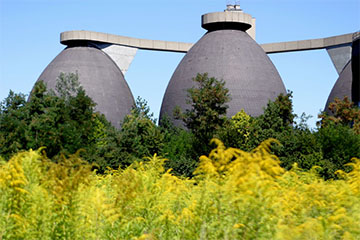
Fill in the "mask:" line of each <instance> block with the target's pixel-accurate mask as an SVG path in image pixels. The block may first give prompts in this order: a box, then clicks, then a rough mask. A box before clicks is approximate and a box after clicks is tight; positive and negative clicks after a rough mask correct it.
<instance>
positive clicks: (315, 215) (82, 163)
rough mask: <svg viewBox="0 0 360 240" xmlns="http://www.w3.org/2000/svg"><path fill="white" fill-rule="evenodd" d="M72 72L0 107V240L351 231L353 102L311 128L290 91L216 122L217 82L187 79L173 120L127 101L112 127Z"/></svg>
mask: <svg viewBox="0 0 360 240" xmlns="http://www.w3.org/2000/svg"><path fill="white" fill-rule="evenodd" d="M77 78H78V77H77V75H76V74H62V75H60V76H59V80H58V85H57V88H56V90H55V91H51V90H47V88H46V85H45V84H44V83H42V82H39V83H37V84H36V85H35V87H34V90H33V92H32V93H31V97H30V98H29V100H26V98H25V97H26V96H25V95H23V94H15V93H13V92H10V94H9V96H8V97H7V98H6V99H5V100H4V101H3V102H2V103H1V104H0V212H1V214H0V239H359V238H360V230H359V227H358V226H359V225H360V160H359V158H360V134H359V121H360V120H359V116H360V110H359V108H358V107H355V106H353V105H352V103H351V102H350V101H349V100H348V99H347V98H345V99H344V100H343V101H340V100H336V101H335V103H333V104H331V105H330V110H331V112H332V114H331V115H327V114H326V113H325V112H324V113H321V115H320V117H321V121H320V122H319V125H318V127H317V129H310V128H309V127H308V126H307V125H306V119H307V117H306V116H305V115H303V116H301V117H300V118H299V117H297V116H296V115H295V114H294V113H293V110H292V101H291V99H292V94H291V92H289V93H288V94H286V95H280V96H278V98H277V99H276V100H275V101H274V102H269V103H268V105H267V107H266V108H265V109H264V114H262V115H260V116H258V117H251V116H249V115H247V114H246V113H245V112H244V111H240V112H238V113H237V114H236V115H235V116H233V117H232V118H227V117H225V113H226V109H227V106H226V103H227V102H228V101H229V99H230V98H231V96H229V94H228V91H227V89H226V88H225V87H224V82H223V81H220V80H217V79H214V78H209V77H208V76H207V75H206V74H203V75H200V74H199V75H198V76H197V77H196V78H195V79H194V80H195V81H196V82H197V84H198V88H192V89H189V91H188V93H189V94H188V97H189V98H188V100H189V103H191V105H192V106H195V107H194V108H192V109H189V110H187V111H185V112H181V110H179V109H177V110H176V113H175V114H176V116H177V118H178V119H182V120H183V121H184V126H186V128H179V127H175V126H174V125H172V124H171V122H170V121H169V119H166V118H165V119H163V120H162V122H161V124H160V125H156V119H154V117H153V115H152V114H151V112H150V109H149V107H148V106H147V104H146V101H144V100H143V99H141V98H138V99H137V101H136V104H135V106H134V107H133V109H132V111H131V114H129V115H128V116H126V117H125V119H124V120H123V121H122V124H121V126H122V127H121V129H116V128H114V127H112V126H111V124H110V123H109V122H108V121H107V120H106V119H105V117H104V116H103V115H101V114H99V113H96V112H95V110H94V107H95V103H94V102H93V101H92V100H91V98H89V97H88V96H86V93H85V91H84V90H83V89H82V88H81V87H80V86H79V84H78V81H77ZM211 96H216V98H211ZM211 139H213V140H212V141H211V142H210V140H211Z"/></svg>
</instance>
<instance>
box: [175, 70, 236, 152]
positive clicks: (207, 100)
mask: <svg viewBox="0 0 360 240" xmlns="http://www.w3.org/2000/svg"><path fill="white" fill-rule="evenodd" d="M193 81H194V87H192V88H190V89H188V98H187V100H186V102H187V104H189V105H190V106H191V108H190V109H186V110H185V112H181V110H180V109H179V108H177V109H175V116H176V117H177V118H178V119H181V120H182V121H183V122H184V124H185V126H186V127H187V129H188V130H190V131H191V133H192V134H193V136H194V142H193V145H195V146H196V148H197V151H198V152H200V153H201V154H205V153H207V152H209V150H210V149H209V148H208V147H207V146H208V143H209V142H210V140H211V139H212V138H213V137H214V136H215V134H216V132H217V131H219V130H220V129H221V128H222V127H223V126H224V124H225V122H226V110H227V108H228V105H226V104H227V103H228V102H229V101H230V94H229V89H227V88H225V82H224V81H223V80H218V79H216V78H214V77H209V76H208V74H207V73H204V74H198V75H197V76H196V77H195V78H194V79H193Z"/></svg>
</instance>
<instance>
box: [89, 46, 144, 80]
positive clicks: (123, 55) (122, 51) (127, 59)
mask: <svg viewBox="0 0 360 240" xmlns="http://www.w3.org/2000/svg"><path fill="white" fill-rule="evenodd" d="M91 44H93V45H94V46H96V47H97V48H99V49H101V50H102V51H104V52H105V53H106V54H107V55H108V56H109V57H110V58H111V59H112V60H113V61H114V62H115V63H116V65H117V66H118V67H119V68H120V70H121V72H122V74H123V75H124V76H125V74H126V72H127V70H128V69H129V67H130V65H131V63H132V61H133V60H134V57H135V55H136V52H137V50H138V49H137V48H134V47H126V46H121V45H117V44H109V43H99V42H91Z"/></svg>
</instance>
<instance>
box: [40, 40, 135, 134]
mask: <svg viewBox="0 0 360 240" xmlns="http://www.w3.org/2000/svg"><path fill="white" fill-rule="evenodd" d="M62 72H63V73H77V74H78V76H79V83H80V85H81V86H82V87H83V88H84V90H85V91H86V94H87V95H88V96H89V97H91V98H92V99H93V101H94V102H95V103H96V104H97V105H96V107H95V109H96V111H99V112H100V113H103V114H104V115H105V117H106V118H107V120H108V121H110V122H111V123H112V125H113V126H115V127H117V128H119V127H120V122H121V121H122V120H123V118H124V117H125V116H126V115H127V114H129V113H130V110H131V107H132V106H133V105H134V98H133V95H132V93H131V91H130V89H129V86H128V84H127V83H126V81H125V79H124V76H123V74H122V72H121V70H120V69H119V67H118V66H117V65H116V64H115V63H114V61H113V60H112V59H111V58H110V57H109V56H108V55H107V54H106V53H104V52H103V51H101V50H100V49H98V48H96V47H94V46H93V45H92V44H89V43H86V42H76V43H73V44H72V45H70V46H68V47H67V48H65V49H64V50H63V51H62V52H61V53H60V54H59V55H58V56H56V57H55V59H54V60H53V61H52V62H51V63H50V64H49V65H48V66H47V67H46V68H45V70H44V71H43V72H42V74H41V75H40V77H39V79H38V81H39V80H43V81H44V82H45V83H46V84H47V87H48V88H49V89H55V85H56V80H57V78H58V77H59V75H60V73H62Z"/></svg>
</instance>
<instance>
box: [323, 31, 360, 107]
mask: <svg viewBox="0 0 360 240" xmlns="http://www.w3.org/2000/svg"><path fill="white" fill-rule="evenodd" d="M358 36H360V34H359V32H357V33H355V34H354V39H353V42H352V46H351V60H350V61H348V62H347V64H346V66H345V68H344V69H343V70H342V71H341V73H340V76H339V78H338V80H337V81H336V82H335V85H334V87H333V88H332V90H331V92H330V95H329V97H328V100H327V102H326V105H325V110H326V111H327V113H329V114H330V111H329V109H328V107H329V104H330V103H331V102H334V100H335V98H339V99H343V98H344V97H345V96H348V97H349V100H350V101H352V102H354V104H355V105H358V106H360V37H358Z"/></svg>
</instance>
